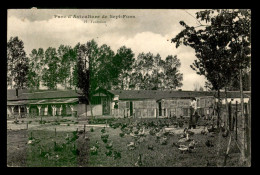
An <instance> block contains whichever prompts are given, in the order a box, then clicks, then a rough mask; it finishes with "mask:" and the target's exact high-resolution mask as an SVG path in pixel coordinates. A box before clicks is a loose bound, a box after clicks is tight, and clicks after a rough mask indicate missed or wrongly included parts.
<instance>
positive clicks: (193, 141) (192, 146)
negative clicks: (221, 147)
mask: <svg viewBox="0 0 260 175" xmlns="http://www.w3.org/2000/svg"><path fill="white" fill-rule="evenodd" d="M195 145H196V142H195V140H192V142H190V143H189V148H190V149H195Z"/></svg>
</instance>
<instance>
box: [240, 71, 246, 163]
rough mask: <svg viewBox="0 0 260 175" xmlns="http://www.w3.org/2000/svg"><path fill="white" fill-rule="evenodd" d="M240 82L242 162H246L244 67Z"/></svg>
mask: <svg viewBox="0 0 260 175" xmlns="http://www.w3.org/2000/svg"><path fill="white" fill-rule="evenodd" d="M239 83H240V96H241V99H240V100H241V134H240V137H241V143H242V146H241V150H242V151H241V158H240V160H241V163H242V164H244V163H245V161H246V157H245V118H244V98H243V83H242V69H240V72H239Z"/></svg>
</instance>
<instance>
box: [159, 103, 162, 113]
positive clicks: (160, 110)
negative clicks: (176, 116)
mask: <svg viewBox="0 0 260 175" xmlns="http://www.w3.org/2000/svg"><path fill="white" fill-rule="evenodd" d="M159 116H162V102H159Z"/></svg>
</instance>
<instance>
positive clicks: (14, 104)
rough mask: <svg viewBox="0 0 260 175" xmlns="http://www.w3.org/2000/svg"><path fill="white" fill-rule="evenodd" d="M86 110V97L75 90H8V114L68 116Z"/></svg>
mask: <svg viewBox="0 0 260 175" xmlns="http://www.w3.org/2000/svg"><path fill="white" fill-rule="evenodd" d="M85 112H86V103H85V100H84V97H82V95H81V94H80V92H77V91H75V90H39V91H29V90H27V89H20V90H16V89H8V90H7V114H8V115H25V114H31V115H36V116H38V115H41V116H56V115H62V116H68V115H74V114H75V115H80V114H82V113H85Z"/></svg>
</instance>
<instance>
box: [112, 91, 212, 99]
mask: <svg viewBox="0 0 260 175" xmlns="http://www.w3.org/2000/svg"><path fill="white" fill-rule="evenodd" d="M109 92H110V93H112V94H114V95H119V99H156V100H160V99H165V98H192V97H201V96H213V94H212V92H205V91H202V92H200V91H161V90H109Z"/></svg>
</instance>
